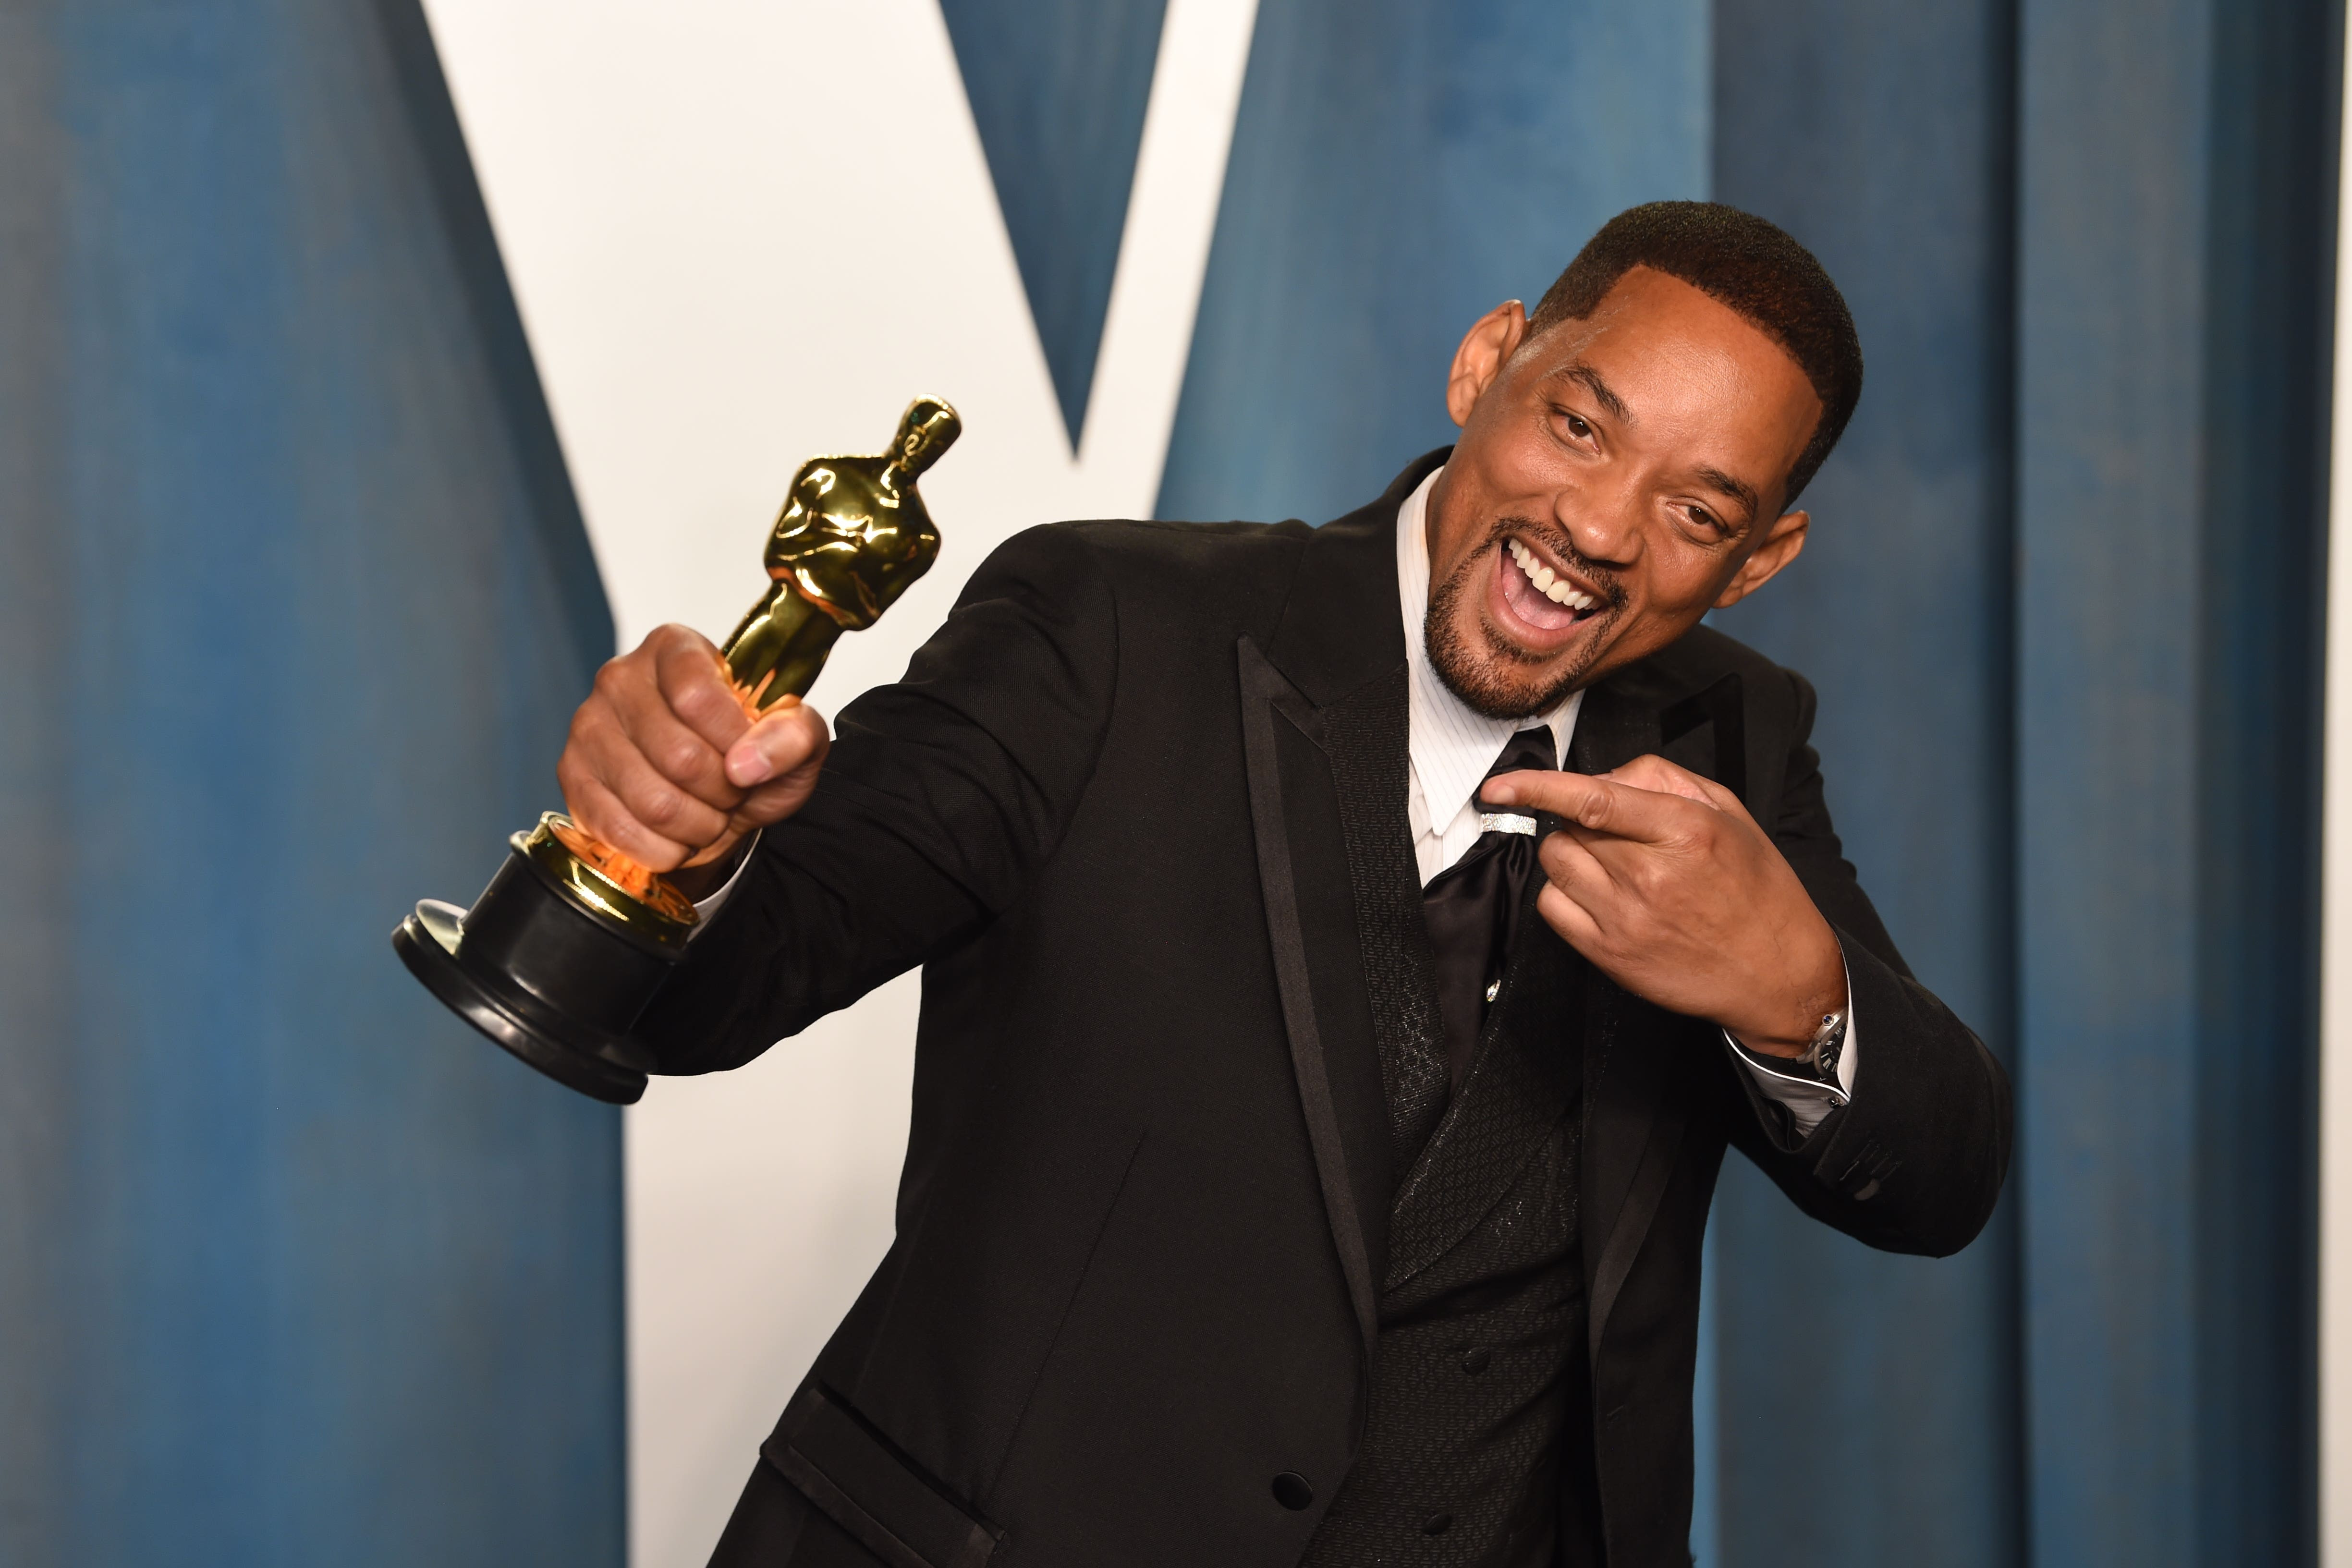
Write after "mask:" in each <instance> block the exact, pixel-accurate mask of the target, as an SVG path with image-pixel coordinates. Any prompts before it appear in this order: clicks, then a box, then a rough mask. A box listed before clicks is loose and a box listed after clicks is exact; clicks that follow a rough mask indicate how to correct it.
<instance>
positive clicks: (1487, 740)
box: [1397, 468, 1584, 827]
mask: <svg viewBox="0 0 2352 1568" xmlns="http://www.w3.org/2000/svg"><path fill="white" fill-rule="evenodd" d="M1444 472H1445V470H1444V469H1443V468H1440V469H1438V470H1437V471H1436V472H1435V473H1433V474H1431V475H1430V476H1429V477H1428V478H1426V479H1423V481H1422V482H1421V485H1420V487H1419V488H1417V489H1415V490H1414V491H1413V493H1412V495H1410V496H1408V497H1405V501H1404V505H1403V506H1402V507H1398V508H1397V608H1398V611H1399V612H1401V613H1402V615H1403V617H1404V646H1405V658H1406V662H1407V663H1408V664H1410V665H1411V667H1412V679H1411V681H1410V683H1409V691H1408V708H1407V718H1406V724H1407V729H1406V737H1407V738H1406V747H1407V749H1408V750H1409V751H1410V752H1411V754H1412V771H1413V777H1414V778H1415V779H1418V780H1419V781H1420V784H1421V794H1422V800H1423V802H1424V803H1425V804H1426V805H1427V807H1428V810H1429V822H1430V825H1431V826H1432V827H1443V826H1444V824H1445V823H1447V822H1449V821H1453V820H1454V817H1455V816H1456V815H1457V814H1458V813H1459V812H1460V811H1461V810H1462V808H1463V807H1465V806H1466V805H1468V804H1469V803H1470V798H1471V796H1472V795H1474V794H1475V793H1476V791H1477V789H1478V786H1479V785H1480V784H1482V783H1484V782H1485V781H1486V769H1488V768H1492V767H1493V766H1494V765H1495V758H1497V757H1500V756H1501V755H1502V754H1503V747H1505V746H1506V745H1507V744H1509V742H1510V738H1511V737H1512V736H1514V735H1517V733H1518V732H1519V731H1520V730H1523V729H1532V728H1534V727H1536V726H1537V725H1539V724H1540V725H1548V726H1549V727H1550V728H1551V737H1552V763H1553V765H1554V766H1555V767H1559V766H1562V765H1563V764H1564V762H1565V759H1566V758H1567V756H1568V743H1569V737H1571V736H1572V735H1574V734H1575V733H1576V715H1577V710H1578V709H1580V708H1581V707H1582V706H1584V693H1583V692H1582V691H1581V690H1578V691H1574V692H1571V693H1570V694H1569V695H1568V698H1567V700H1565V701H1564V702H1562V703H1560V704H1559V706H1557V707H1555V708H1553V709H1552V710H1551V711H1550V712H1549V713H1547V714H1542V715H1539V716H1536V717H1534V718H1488V717H1487V716H1486V715H1484V714H1481V713H1475V712H1473V711H1472V710H1471V708H1470V707H1469V706H1468V705H1467V704H1465V703H1464V702H1463V700H1462V699H1461V698H1460V697H1457V696H1455V695H1454V694H1453V693H1452V692H1451V691H1448V690H1447V689H1446V686H1445V683H1444V681H1442V680H1440V679H1439V678H1438V674H1437V666H1436V665H1434V664H1431V663H1430V662H1429V649H1428V647H1427V645H1426V644H1425V643H1424V640H1423V622H1424V621H1425V620H1426V619H1427V618H1428V615H1429V538H1428V528H1427V517H1428V512H1429V493H1430V490H1431V489H1432V487H1433V486H1435V485H1436V483H1437V476H1438V474H1443V473H1444Z"/></svg>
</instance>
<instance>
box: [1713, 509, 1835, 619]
mask: <svg viewBox="0 0 2352 1568" xmlns="http://www.w3.org/2000/svg"><path fill="white" fill-rule="evenodd" d="M1812 526H1813V519H1812V518H1811V517H1810V516H1808V515H1807V514H1805V513H1803V512H1783V513H1781V514H1780V516H1779V517H1775V518H1773V519H1772V526H1771V528H1769V529H1768V530H1767V531H1766V532H1765V535H1764V542H1763V543H1762V544H1760V545H1758V546H1757V547H1756V548H1755V549H1753V550H1751V551H1749V552H1748V559H1746V560H1743V561H1741V562H1740V563H1739V570H1738V571H1735V572H1733V573H1732V574H1731V580H1730V581H1729V582H1727V583H1725V584H1724V585H1723V592H1722V594H1721V596H1720V597H1718V598H1717V600H1716V601H1715V607H1716V608H1717V610H1728V609H1730V608H1731V607H1732V606H1733V605H1735V604H1737V603H1738V602H1739V601H1741V600H1743V599H1745V598H1747V597H1748V595H1749V594H1751V593H1753V592H1755V591H1757V590H1758V589H1759V588H1761V587H1763V586H1764V585H1765V584H1766V583H1768V582H1769V581H1771V580H1773V579H1774V578H1776V577H1778V576H1780V569H1781V568H1782V567H1784V566H1786V565H1788V564H1789V563H1790V561H1792V560H1794V559H1797V558H1798V557H1799V556H1801V555H1802V554H1804V553H1805V535H1806V534H1807V533H1809V532H1810V531H1811V528H1812Z"/></svg>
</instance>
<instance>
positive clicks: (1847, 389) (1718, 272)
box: [1528, 202, 1862, 507]
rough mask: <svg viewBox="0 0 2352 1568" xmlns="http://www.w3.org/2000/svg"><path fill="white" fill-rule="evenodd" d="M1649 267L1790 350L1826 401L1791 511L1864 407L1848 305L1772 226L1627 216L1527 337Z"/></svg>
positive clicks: (1796, 479) (1791, 494)
mask: <svg viewBox="0 0 2352 1568" xmlns="http://www.w3.org/2000/svg"><path fill="white" fill-rule="evenodd" d="M1635 267H1654V268H1655V269H1656V270H1658V271H1660V272H1663V273H1664V274H1666V275H1667V276H1668V277H1679V278H1681V279H1682V280H1683V281H1684V282H1685V283H1687V284H1689V285H1690V286H1691V287H1694V288H1696V289H1698V290H1700V291H1701V292H1703V293H1706V294H1707V295H1710V296H1712V297H1713V298H1717V299H1719V300H1721V301H1722V302H1723V303H1724V304H1726V305H1728V306H1729V307H1731V308H1732V309H1734V310H1737V311H1738V313H1739V314H1740V315H1742V316H1744V317H1746V318H1747V319H1748V320H1750V321H1753V322H1754V323H1756V325H1757V326H1759V327H1760V328H1762V329H1764V332H1765V334H1766V335H1767V336H1769V338H1771V340H1773V341H1774V342H1776V343H1778V344H1780V346H1781V347H1782V348H1784V349H1786V350H1789V356H1790V358H1791V359H1793V360H1795V361H1797V365H1798V368H1799V369H1801V370H1802V371H1804V372H1805V379H1806V380H1807V381H1809V382H1812V383H1813V392H1814V395H1816V396H1817V397H1819V398H1820V399H1821V400H1822V417H1821V423H1818V424H1816V425H1814V426H1813V435H1812V439H1811V440H1810V441H1808V442H1806V443H1805V449H1804V451H1803V452H1801V453H1800V454H1798V455H1797V462H1796V465H1795V466H1794V467H1792V468H1790V470H1789V489H1788V494H1787V495H1786V496H1785V497H1782V500H1781V503H1780V504H1781V506H1782V507H1787V506H1789V505H1790V504H1791V503H1793V502H1794V501H1795V500H1796V498H1797V497H1798V495H1799V494H1800V493H1801V491H1802V490H1803V489H1804V487H1805V486H1806V485H1808V484H1809V483H1811V480H1812V477H1813V475H1814V474H1815V473H1816V472H1817V471H1819V469H1820V468H1821V465H1822V459H1824V458H1826V457H1827V456H1829V455H1830V448H1832V447H1833V446H1835V445H1836V444H1837V443H1838V437H1839V436H1840V435H1842V434H1844V433H1845V422H1846V421H1847V420H1849V419H1851V418H1853V406H1854V404H1855V403H1857V402H1861V401H1862V340H1861V339H1860V338H1858V337H1857V336H1855V334H1854V330H1853V313H1852V312H1851V311H1849V310H1848V309H1846V308H1845V296H1843V295H1842V294H1840V293H1839V292H1838V287H1837V285H1836V284H1834V283H1832V282H1831V281H1830V275H1829V274H1828V273H1827V272H1826V271H1824V270H1822V264H1821V263H1820V262H1818V261H1816V260H1814V259H1813V253H1812V252H1811V251H1809V250H1807V249H1806V248H1805V247H1804V246H1801V245H1799V244H1798V243H1797V242H1796V241H1795V240H1793V239H1790V237H1789V235H1787V233H1786V232H1784V231H1783V230H1782V229H1780V227H1779V226H1778V225H1774V224H1771V223H1768V222H1766V221H1765V220H1764V219H1762V218H1759V217H1758V216H1757V215H1756V214H1753V213H1743V212H1741V211H1740V210H1739V209H1738V207H1727V206H1725V205H1724V204H1722V203H1720V202H1651V203H1648V204H1645V205H1643V206H1639V207H1630V208H1628V209H1626V210H1625V211H1624V212H1622V213H1620V214H1617V215H1616V216H1615V217H1613V218H1611V219H1610V220H1609V221H1608V222H1607V223H1605V224H1603V225H1601V232H1600V233H1599V234H1597V235H1593V236H1592V237H1591V239H1590V240H1588V241H1586V242H1585V246H1584V248H1583V249H1582V250H1580V251H1578V252H1577V253H1576V259H1575V260H1574V261H1571V262H1570V263H1569V264H1568V270H1567V271H1565V272H1563V273H1561V274H1560V275H1559V278H1558V280H1556V281H1555V282H1554V283H1553V284H1552V286H1551V287H1549V288H1547V289H1545V290H1544V297H1543V298H1541V299H1540V300H1538V301H1537V303H1536V309H1535V314H1534V315H1532V316H1530V317H1529V318H1528V336H1529V337H1531V338H1532V337H1533V336H1535V335H1536V334H1537V333H1539V332H1541V331H1543V330H1544V329H1546V328H1548V327H1550V326H1553V325H1554V324H1556V323H1558V322H1561V321H1580V320H1583V319H1585V318H1586V317H1588V316H1590V315H1591V314H1592V312H1593V311H1594V309H1595V308H1598V307H1599V306H1600V304H1601V299H1602V298H1605V297H1606V296H1607V294H1608V293H1609V291H1610V290H1611V289H1612V288H1614V287H1616V286H1617V280H1618V279H1619V278H1621V277H1624V276H1625V275H1626V274H1627V273H1629V272H1631V271H1633V268H1635Z"/></svg>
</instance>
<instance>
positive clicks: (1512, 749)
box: [1421, 728, 1559, 1089]
mask: <svg viewBox="0 0 2352 1568" xmlns="http://www.w3.org/2000/svg"><path fill="white" fill-rule="evenodd" d="M1558 755H1559V754H1558V751H1557V750H1556V748H1555V747H1554V743H1553V741H1552V734H1551V731H1550V730H1549V728H1537V729H1523V730H1521V731H1519V732H1518V733H1517V735H1515V736H1513V737H1511V739H1510V743H1509V744H1508V745H1507V746H1505V747H1503V754H1502V756H1500V757H1498V758H1496V759H1495V765H1494V766H1493V767H1492V768H1487V769H1486V778H1488V779H1492V778H1494V777H1495V776H1496V774H1498V773H1513V772H1517V771H1518V770H1520V769H1522V768H1538V769H1540V770H1542V771H1544V772H1550V771H1551V770H1552V769H1553V768H1556V767H1558V766H1559V763H1558ZM1485 788H1486V783H1485V780H1483V779H1482V780H1480V783H1479V789H1481V790H1482V791H1483V790H1484V789H1485ZM1479 810H1480V811H1481V813H1482V815H1483V816H1484V818H1485V821H1486V831H1485V832H1483V833H1481V834H1479V835H1478V841H1477V842H1476V843H1475V844H1473V845H1471V846H1470V849H1469V851H1468V852H1466V853H1465V854H1464V855H1463V857H1462V858H1461V859H1460V860H1459V861H1456V862H1454V864H1453V865H1451V866H1449V867H1447V868H1446V869H1445V870H1444V871H1442V872H1440V873H1438V874H1437V875H1436V876H1435V877H1433V878H1432V879H1431V880H1430V883H1429V885H1428V886H1427V887H1424V888H1423V889H1422V891H1421V909H1422V915H1423V918H1424V919H1425V920H1426V921H1427V922H1428V925H1429V941H1430V946H1432V947H1433V949H1434V950H1435V952H1436V956H1437V1006H1438V1019H1439V1022H1440V1024H1441V1026H1442V1027H1443V1029H1444V1034H1445V1061H1446V1065H1447V1068H1448V1069H1449V1071H1450V1072H1451V1075H1452V1080H1453V1086H1454V1088H1455V1089H1459V1088H1460V1087H1461V1086H1462V1080H1463V1077H1464V1076H1465V1074H1466V1073H1468V1072H1469V1071H1470V1062H1471V1059H1472V1058H1473V1057H1475V1055H1476V1054H1477V1051H1478V1036H1479V1034H1480V1032H1481V1031H1482V1030H1484V1029H1485V1028H1486V1007H1487V1004H1488V1003H1490V1002H1492V1001H1493V1000H1494V999H1495V996H1496V991H1497V990H1498V989H1499V988H1500V987H1501V984H1502V979H1503V967H1504V965H1505V964H1506V963H1507V962H1508V960H1509V957H1510V952H1511V939H1512V938H1513V937H1514V936H1517V932H1518V923H1519V909H1520V906H1521V904H1523V903H1524V902H1525V901H1526V894H1527V889H1528V877H1530V876H1531V875H1533V874H1534V873H1535V869H1536V820H1535V813H1534V812H1533V811H1518V810H1509V809H1504V810H1492V811H1490V810H1487V809H1486V805H1485V803H1484V802H1483V801H1482V802H1481V803H1480V806H1479Z"/></svg>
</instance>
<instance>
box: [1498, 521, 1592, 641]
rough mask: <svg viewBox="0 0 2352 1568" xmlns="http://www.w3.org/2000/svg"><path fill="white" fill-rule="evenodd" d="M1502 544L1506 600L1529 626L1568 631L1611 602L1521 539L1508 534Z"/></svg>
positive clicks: (1504, 595)
mask: <svg viewBox="0 0 2352 1568" xmlns="http://www.w3.org/2000/svg"><path fill="white" fill-rule="evenodd" d="M1501 548H1502V559H1501V561H1500V562H1499V563H1498V570H1499V571H1500V573H1501V577H1502V588H1503V601H1504V602H1505V603H1506V604H1507V605H1508V606H1509V607H1510V610H1511V613H1512V614H1513V615H1514V616H1516V617H1517V618H1518V619H1519V620H1520V621H1522V622H1526V623H1527V625H1528V628H1529V629H1530V630H1532V631H1536V632H1566V631H1568V630H1570V628H1572V627H1573V626H1575V625H1576V624H1577V623H1578V622H1580V621H1589V620H1591V618H1592V617H1593V616H1594V615H1596V614H1598V613H1599V612H1601V609H1602V608H1603V607H1604V606H1606V605H1607V604H1608V602H1609V601H1608V597H1607V596H1606V595H1605V594H1602V593H1601V592H1600V591H1597V590H1595V589H1594V588H1593V587H1592V586H1591V584H1589V583H1584V582H1580V581H1579V580H1576V579H1574V578H1571V577H1570V576H1569V575H1568V574H1567V573H1566V572H1565V571H1563V570H1560V569H1559V568H1557V567H1555V566H1553V565H1552V564H1551V563H1550V562H1549V561H1547V560H1545V559H1543V557H1541V556H1540V555H1538V554H1537V553H1536V552H1535V550H1534V549H1531V548H1529V547H1528V545H1527V544H1525V543H1523V542H1521V541H1520V540H1518V539H1516V538H1506V539H1505V540H1504V541H1503V543H1502V547H1501Z"/></svg>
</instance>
